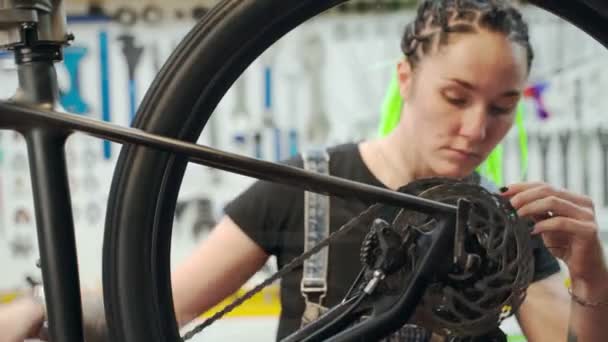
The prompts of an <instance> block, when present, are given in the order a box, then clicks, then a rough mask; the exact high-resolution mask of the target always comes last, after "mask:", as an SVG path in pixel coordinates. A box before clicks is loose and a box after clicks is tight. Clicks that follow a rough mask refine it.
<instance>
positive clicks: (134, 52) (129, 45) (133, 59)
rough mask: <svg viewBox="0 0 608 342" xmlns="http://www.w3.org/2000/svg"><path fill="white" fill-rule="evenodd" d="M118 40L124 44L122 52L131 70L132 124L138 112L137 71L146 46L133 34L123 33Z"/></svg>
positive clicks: (130, 106) (130, 101)
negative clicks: (138, 41)
mask: <svg viewBox="0 0 608 342" xmlns="http://www.w3.org/2000/svg"><path fill="white" fill-rule="evenodd" d="M118 40H119V41H121V42H122V44H123V45H122V53H123V55H124V57H125V60H126V62H127V68H128V72H129V125H131V124H132V123H133V119H134V118H135V114H136V113H137V80H136V78H135V72H136V69H137V65H138V64H139V62H140V60H141V56H142V54H143V52H144V47H143V46H137V45H136V42H135V37H134V36H133V35H131V34H123V35H121V36H119V37H118Z"/></svg>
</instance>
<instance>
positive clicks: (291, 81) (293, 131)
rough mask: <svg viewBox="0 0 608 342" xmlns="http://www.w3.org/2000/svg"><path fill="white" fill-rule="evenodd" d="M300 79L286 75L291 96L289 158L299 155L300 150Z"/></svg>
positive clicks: (289, 107)
mask: <svg viewBox="0 0 608 342" xmlns="http://www.w3.org/2000/svg"><path fill="white" fill-rule="evenodd" d="M299 79H300V78H299V77H298V75H297V74H296V73H288V74H287V75H286V80H287V85H288V94H287V96H289V104H288V108H287V112H288V113H289V118H290V121H291V122H290V123H289V133H288V137H287V139H288V141H287V145H288V150H289V157H294V156H296V155H297V154H298V151H299V148H298V145H299V141H298V139H299V137H298V117H299V115H297V111H298V103H297V101H298V98H297V95H298V94H299V93H298V85H299V82H298V81H299Z"/></svg>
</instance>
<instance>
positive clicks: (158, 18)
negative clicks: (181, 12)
mask: <svg viewBox="0 0 608 342" xmlns="http://www.w3.org/2000/svg"><path fill="white" fill-rule="evenodd" d="M164 18H165V12H164V11H163V9H162V8H161V7H159V6H156V5H152V4H149V5H146V6H144V8H143V9H142V11H141V19H142V21H143V22H145V23H146V24H149V25H157V24H160V23H161V22H162V21H163V19H164Z"/></svg>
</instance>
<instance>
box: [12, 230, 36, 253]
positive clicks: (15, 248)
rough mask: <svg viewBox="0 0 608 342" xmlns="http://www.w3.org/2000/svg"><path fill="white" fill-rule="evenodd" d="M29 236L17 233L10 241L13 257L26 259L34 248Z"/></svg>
mask: <svg viewBox="0 0 608 342" xmlns="http://www.w3.org/2000/svg"><path fill="white" fill-rule="evenodd" d="M32 240H33V239H32V238H31V237H30V236H27V235H24V234H23V233H19V234H17V235H15V237H13V239H12V240H11V241H10V245H9V246H10V249H11V255H12V257H13V258H15V259H27V258H28V257H29V256H30V255H31V254H32V251H33V250H34V243H33V242H32Z"/></svg>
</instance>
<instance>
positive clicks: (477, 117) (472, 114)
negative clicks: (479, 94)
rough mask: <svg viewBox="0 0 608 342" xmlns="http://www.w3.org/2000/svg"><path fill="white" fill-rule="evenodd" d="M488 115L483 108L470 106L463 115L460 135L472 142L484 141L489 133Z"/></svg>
mask: <svg viewBox="0 0 608 342" xmlns="http://www.w3.org/2000/svg"><path fill="white" fill-rule="evenodd" d="M487 126H488V125H487V115H486V113H485V110H484V109H483V108H478V107H474V108H470V109H469V110H468V111H467V112H466V113H465V115H463V116H462V122H461V123H460V135H462V136H464V137H466V138H467V139H468V140H470V141H472V142H478V141H482V140H484V139H485V137H486V133H487Z"/></svg>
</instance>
